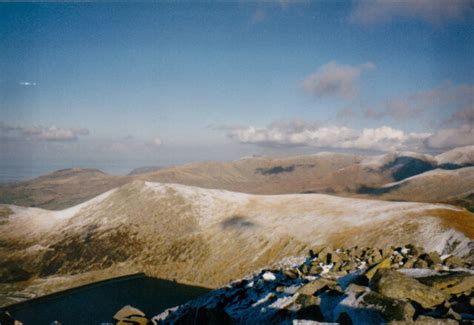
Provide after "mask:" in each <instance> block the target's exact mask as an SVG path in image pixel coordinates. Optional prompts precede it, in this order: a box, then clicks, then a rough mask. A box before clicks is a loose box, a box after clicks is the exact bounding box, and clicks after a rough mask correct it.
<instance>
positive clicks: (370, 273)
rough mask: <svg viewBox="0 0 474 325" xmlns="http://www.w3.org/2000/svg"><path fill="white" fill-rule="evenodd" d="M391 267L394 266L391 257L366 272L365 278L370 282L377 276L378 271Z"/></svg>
mask: <svg viewBox="0 0 474 325" xmlns="http://www.w3.org/2000/svg"><path fill="white" fill-rule="evenodd" d="M390 266H392V259H391V258H390V257H387V258H386V259H384V260H383V261H382V262H380V263H378V264H376V265H374V266H372V267H371V268H370V269H368V270H367V272H365V276H366V277H367V279H369V280H370V279H372V277H373V276H374V275H375V273H376V272H377V270H378V269H383V268H389V267H390Z"/></svg>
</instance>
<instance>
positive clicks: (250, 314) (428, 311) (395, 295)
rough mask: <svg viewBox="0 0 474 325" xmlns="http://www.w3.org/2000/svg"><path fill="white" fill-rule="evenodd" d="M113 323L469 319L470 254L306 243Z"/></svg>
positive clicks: (473, 282) (128, 310)
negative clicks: (287, 257) (275, 262)
mask: <svg viewBox="0 0 474 325" xmlns="http://www.w3.org/2000/svg"><path fill="white" fill-rule="evenodd" d="M114 319H115V321H116V324H130V323H133V324H234V323H236V324H285V323H286V324H317V323H318V322H331V323H340V324H385V323H389V324H459V323H461V324H472V323H474V269H473V265H472V261H469V260H467V259H461V258H459V257H457V256H454V255H444V256H439V254H438V253H436V252H431V253H426V252H424V251H423V249H422V248H419V247H415V246H412V245H407V246H405V247H398V248H389V249H374V248H359V247H354V248H351V249H337V250H331V249H329V248H327V247H321V248H318V249H314V250H311V251H310V255H309V256H308V257H307V258H306V260H304V261H301V263H299V264H293V265H289V264H288V263H287V264H286V266H282V267H280V268H278V269H271V270H262V271H260V272H259V273H257V274H254V275H252V276H250V277H247V278H246V279H243V280H239V281H235V282H232V283H230V284H229V285H227V286H225V287H223V288H220V289H217V290H214V291H212V292H210V293H209V294H206V295H204V296H201V297H200V298H197V299H195V300H192V301H190V302H188V303H187V304H185V305H182V306H178V307H174V308H171V309H169V310H166V311H164V312H163V313H161V314H159V315H157V316H155V317H153V318H151V319H147V318H146V316H145V315H144V314H143V313H141V312H140V311H138V310H136V309H134V308H132V307H130V306H126V307H124V308H123V309H122V310H120V311H119V312H118V313H117V314H116V315H115V317H114Z"/></svg>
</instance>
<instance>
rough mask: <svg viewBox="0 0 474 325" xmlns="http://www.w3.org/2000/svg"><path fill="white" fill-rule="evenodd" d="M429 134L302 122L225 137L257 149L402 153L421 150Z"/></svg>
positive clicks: (235, 131)
mask: <svg viewBox="0 0 474 325" xmlns="http://www.w3.org/2000/svg"><path fill="white" fill-rule="evenodd" d="M431 135H432V134H431V133H407V132H404V131H402V130H398V129H394V128H392V127H389V126H381V127H378V128H364V129H352V128H348V127H344V126H317V125H314V124H313V125H308V124H305V123H303V122H297V123H296V126H295V123H294V122H290V123H288V124H279V125H278V124H272V125H270V126H269V127H264V128H257V127H253V126H249V127H246V128H235V129H233V130H231V131H229V133H228V136H229V137H230V138H231V139H233V140H234V141H237V142H240V143H247V144H255V145H260V146H277V147H289V146H312V147H320V148H335V149H364V150H381V151H390V150H402V149H420V148H421V147H423V145H424V143H425V141H426V140H427V139H429V137H430V136H431Z"/></svg>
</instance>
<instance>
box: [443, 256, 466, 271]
mask: <svg viewBox="0 0 474 325" xmlns="http://www.w3.org/2000/svg"><path fill="white" fill-rule="evenodd" d="M443 264H444V265H447V266H449V267H453V268H456V267H465V266H466V263H465V262H464V261H463V259H462V258H460V257H458V256H456V255H452V256H449V257H448V258H446V259H445V260H444V261H443Z"/></svg>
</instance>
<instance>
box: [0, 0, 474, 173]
mask: <svg viewBox="0 0 474 325" xmlns="http://www.w3.org/2000/svg"><path fill="white" fill-rule="evenodd" d="M472 8H473V7H472V2H471V1H470V0H459V1H457V0H454V1H447V0H433V1H427V0H417V1H413V2H391V3H387V2H383V1H379V0H377V1H374V2H372V3H371V4H370V6H368V5H367V2H357V1H316V2H313V1H308V2H306V1H301V2H296V3H294V2H290V1H274V2H244V1H240V2H238V1H235V2H199V3H198V2H180V3H169V2H163V3H153V4H152V3H145V4H137V3H129V4H113V3H101V4H91V3H86V4H78V3H75V4H54V3H30V4H18V3H2V4H0V53H1V54H0V110H1V116H0V122H1V124H0V127H1V133H0V146H1V147H2V152H4V153H5V154H4V155H2V156H3V157H1V158H0V163H2V162H3V163H5V164H6V163H7V162H8V164H10V165H11V164H13V165H15V163H16V162H17V161H21V162H22V163H25V159H27V160H30V161H35V163H36V164H41V165H42V166H47V165H48V163H52V162H54V163H56V164H58V163H59V164H61V163H60V162H61V161H63V165H66V164H71V165H94V164H96V165H97V164H98V163H100V164H101V166H102V165H105V166H107V163H111V162H114V164H116V165H119V166H123V167H122V168H123V169H124V170H125V169H126V168H129V167H132V166H135V165H143V164H174V163H182V162H188V161H193V160H203V159H221V160H222V159H236V158H238V156H239V155H245V154H262V153H263V154H279V155H284V154H291V153H294V152H300V151H301V152H316V151H320V150H349V151H350V150H379V151H380V150H424V151H430V150H445V149H449V148H451V147H454V146H458V145H469V144H472V143H471V142H469V141H466V140H462V141H460V142H459V143H458V142H457V141H456V139H457V138H463V139H466V138H467V139H469V138H471V137H472V136H473V135H474V134H473V133H472V121H473V116H474V113H473V98H474V94H473V89H474V88H473V84H474V73H473V71H474V59H473V53H474V39H473V37H474V24H473V23H474V17H473V9H472ZM364 130H366V131H365V133H364ZM456 130H457V131H456ZM460 132H461V133H460ZM473 141H474V140H473ZM106 169H107V168H106Z"/></svg>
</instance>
